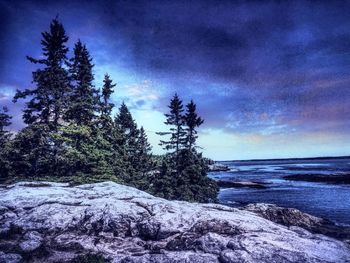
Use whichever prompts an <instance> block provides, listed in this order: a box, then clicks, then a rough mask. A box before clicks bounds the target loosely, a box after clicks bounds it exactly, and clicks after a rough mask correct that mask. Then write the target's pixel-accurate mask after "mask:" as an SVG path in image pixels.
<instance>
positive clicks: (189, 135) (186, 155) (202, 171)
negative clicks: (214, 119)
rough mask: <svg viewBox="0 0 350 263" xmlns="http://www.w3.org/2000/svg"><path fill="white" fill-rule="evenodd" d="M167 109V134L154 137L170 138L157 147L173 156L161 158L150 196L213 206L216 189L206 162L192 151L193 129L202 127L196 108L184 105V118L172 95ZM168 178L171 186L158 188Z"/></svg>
mask: <svg viewBox="0 0 350 263" xmlns="http://www.w3.org/2000/svg"><path fill="white" fill-rule="evenodd" d="M169 108H170V113H169V114H166V115H165V116H166V117H167V121H166V122H165V124H167V125H171V128H170V132H167V133H158V134H160V135H165V134H170V135H171V138H170V141H161V143H160V144H161V145H165V149H166V150H173V149H175V152H172V153H171V154H168V156H167V158H165V160H164V162H165V163H164V162H163V164H162V166H161V168H160V175H159V177H158V178H157V179H154V180H155V182H153V183H152V187H151V189H152V192H153V193H157V191H164V190H165V189H166V191H169V193H170V194H166V198H171V199H180V200H186V201H196V202H213V201H215V200H216V196H217V192H218V187H217V185H216V183H215V181H213V180H212V179H210V178H209V177H207V171H208V165H207V162H206V160H205V158H203V157H202V155H201V154H199V153H197V152H196V150H195V147H194V145H195V142H196V139H197V137H198V136H197V131H196V128H197V127H199V126H200V125H201V124H202V123H203V120H202V119H201V118H200V117H199V116H198V115H197V113H196V105H195V103H194V102H193V101H191V102H190V103H189V104H187V112H186V114H185V116H184V115H183V107H182V101H181V100H180V99H179V98H178V96H177V95H176V94H175V96H174V97H173V99H172V100H171V102H170V106H169ZM184 125H186V128H184V127H183V126H184ZM169 176H171V177H172V178H171V179H170V181H171V185H167V184H166V185H165V186H162V184H164V180H165V181H169ZM157 187H158V189H157ZM168 188H171V190H169V189H168ZM161 195H164V193H162V194H161Z"/></svg>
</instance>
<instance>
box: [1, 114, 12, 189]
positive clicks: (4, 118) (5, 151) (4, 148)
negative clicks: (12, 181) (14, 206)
mask: <svg viewBox="0 0 350 263" xmlns="http://www.w3.org/2000/svg"><path fill="white" fill-rule="evenodd" d="M11 118H12V117H11V116H10V115H8V109H7V107H3V108H2V111H0V182H1V181H2V180H4V179H6V178H7V177H8V173H9V169H10V162H9V159H8V157H9V144H10V139H11V133H10V132H9V131H7V130H6V128H7V127H8V126H10V125H11Z"/></svg>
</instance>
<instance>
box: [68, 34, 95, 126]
mask: <svg viewBox="0 0 350 263" xmlns="http://www.w3.org/2000/svg"><path fill="white" fill-rule="evenodd" d="M71 62H72V63H71V66H70V73H71V79H72V80H73V85H72V86H73V87H72V92H71V94H70V97H69V107H68V110H67V113H66V117H65V118H66V120H68V121H73V122H75V123H76V124H78V125H87V126H90V127H91V126H92V125H93V120H94V118H95V111H96V110H97V109H96V108H97V104H98V101H97V91H96V90H95V89H94V87H93V84H92V82H93V80H94V76H93V73H92V69H93V66H94V65H93V64H92V58H91V56H90V54H89V52H88V50H87V48H86V46H85V45H83V44H82V43H81V41H80V40H79V41H78V42H77V43H76V44H75V46H74V57H73V58H72V59H71Z"/></svg>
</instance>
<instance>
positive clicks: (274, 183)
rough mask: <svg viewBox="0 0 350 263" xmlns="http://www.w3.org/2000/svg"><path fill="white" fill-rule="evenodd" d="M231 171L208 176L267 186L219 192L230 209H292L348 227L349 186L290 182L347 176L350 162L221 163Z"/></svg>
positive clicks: (314, 160) (301, 160) (349, 216)
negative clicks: (292, 178)
mask: <svg viewBox="0 0 350 263" xmlns="http://www.w3.org/2000/svg"><path fill="white" fill-rule="evenodd" d="M219 163H222V164H224V165H227V166H228V167H229V168H230V170H229V171H225V172H210V173H209V177H211V178H213V179H224V180H232V181H254V182H263V183H268V184H267V185H266V186H267V188H266V189H253V188H227V189H221V190H220V193H219V201H220V202H221V203H222V204H226V205H230V206H234V207H237V206H243V205H246V204H248V203H271V204H276V205H278V206H282V207H293V208H297V209H299V210H301V211H303V212H306V213H309V214H312V215H315V216H318V217H322V218H326V219H329V220H331V221H333V222H335V223H337V224H340V225H350V185H340V184H329V183H314V182H303V181H289V180H285V179H283V177H284V176H286V175H292V174H329V176H331V175H332V174H335V173H349V176H350V158H336V159H334V158H329V159H296V160H258V161H222V162H219Z"/></svg>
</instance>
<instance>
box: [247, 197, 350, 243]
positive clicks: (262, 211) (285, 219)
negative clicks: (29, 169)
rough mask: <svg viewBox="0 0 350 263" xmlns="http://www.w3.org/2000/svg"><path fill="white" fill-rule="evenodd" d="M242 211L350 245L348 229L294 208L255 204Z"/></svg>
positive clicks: (349, 229)
mask: <svg viewBox="0 0 350 263" xmlns="http://www.w3.org/2000/svg"><path fill="white" fill-rule="evenodd" d="M242 209H243V210H246V211H251V212H254V213H256V214H258V215H260V216H262V217H263V218H266V219H268V220H271V221H272V222H275V223H278V224H282V225H285V226H288V227H294V226H297V227H301V228H304V229H306V230H308V231H310V232H312V233H316V234H323V235H327V236H331V237H334V238H337V239H340V240H343V241H344V242H347V243H349V244H350V227H346V226H338V225H336V224H334V223H333V222H331V221H329V220H326V219H323V218H319V217H315V216H312V215H309V214H307V213H303V212H301V211H300V210H298V209H295V208H284V207H278V206H276V205H273V204H263V203H257V204H249V205H247V206H245V207H243V208H242Z"/></svg>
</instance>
